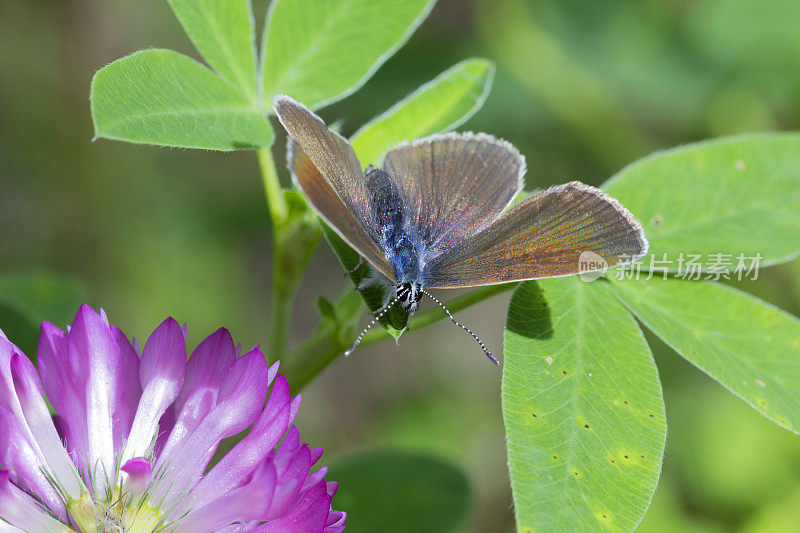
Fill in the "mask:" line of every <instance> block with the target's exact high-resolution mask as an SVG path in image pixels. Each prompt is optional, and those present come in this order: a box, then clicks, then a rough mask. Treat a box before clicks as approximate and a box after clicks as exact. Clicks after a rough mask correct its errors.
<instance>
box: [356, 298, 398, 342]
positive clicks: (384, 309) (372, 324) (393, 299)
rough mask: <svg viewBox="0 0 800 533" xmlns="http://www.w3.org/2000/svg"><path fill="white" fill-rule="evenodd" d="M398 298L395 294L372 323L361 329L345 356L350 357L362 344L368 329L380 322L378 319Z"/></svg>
mask: <svg viewBox="0 0 800 533" xmlns="http://www.w3.org/2000/svg"><path fill="white" fill-rule="evenodd" d="M397 300H398V298H397V296H395V297H394V298H392V299H391V300H390V301H389V303H388V304H386V305H384V306H383V308H382V309H379V310H378V312H377V314H376V315H375V318H373V319H372V320H371V321H370V323H369V324H367V327H365V328H364V329H363V330H361V334H360V335H359V336H358V337H356V341H355V342H354V343H353V344H351V345H350V347H349V348H348V349H347V350H345V352H344V356H345V357H350V354H351V353H353V351H354V350H355V349H356V348H357V347H358V345H359V344H361V340H362V339H363V338H364V335H366V334H367V331H369V328H371V327H372V326H374V325H375V324H376V323H377V322H378V320H380V319H381V317H382V316H383V315H385V314H386V312H387V311H388V310H389V308H390V307H392V306H393V305H394V304H395V303H396V302H397Z"/></svg>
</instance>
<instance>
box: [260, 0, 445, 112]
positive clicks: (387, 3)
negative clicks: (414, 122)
mask: <svg viewBox="0 0 800 533" xmlns="http://www.w3.org/2000/svg"><path fill="white" fill-rule="evenodd" d="M434 3H435V0H405V1H403V2H395V1H392V0H339V1H337V2H328V1H326V0H275V1H274V2H272V4H270V10H269V14H268V15H267V24H266V30H265V34H264V38H263V39H262V47H263V48H262V51H261V61H262V65H261V73H262V76H263V86H264V95H265V97H271V95H275V94H288V95H291V96H292V97H293V98H295V99H297V100H299V101H301V102H303V103H304V104H305V105H307V106H308V107H309V108H317V107H321V106H324V105H326V104H329V103H331V102H335V101H336V100H339V99H341V98H344V97H345V96H347V95H348V94H350V93H352V92H354V91H355V90H356V89H358V88H359V87H360V86H361V85H363V84H364V82H366V81H367V80H368V79H369V78H370V77H371V76H372V74H373V73H374V72H375V71H376V70H377V69H378V67H380V66H381V65H382V64H383V62H384V61H386V60H387V59H388V58H389V57H391V56H392V55H393V54H394V52H395V51H396V50H397V49H398V48H399V47H400V46H402V45H403V43H405V41H406V40H407V39H408V38H409V37H410V36H411V34H412V33H413V32H414V30H415V29H416V28H417V26H418V25H419V24H420V23H421V22H422V21H423V20H424V19H425V17H426V16H427V15H428V12H429V11H430V10H431V8H432V7H433V4H434Z"/></svg>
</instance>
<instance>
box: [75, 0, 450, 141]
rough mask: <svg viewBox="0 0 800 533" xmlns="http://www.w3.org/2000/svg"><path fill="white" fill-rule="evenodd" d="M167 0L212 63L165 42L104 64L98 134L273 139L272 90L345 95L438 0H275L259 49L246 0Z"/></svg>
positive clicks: (95, 89)
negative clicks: (164, 47)
mask: <svg viewBox="0 0 800 533" xmlns="http://www.w3.org/2000/svg"><path fill="white" fill-rule="evenodd" d="M169 3H170V6H171V7H172V9H173V11H174V12H175V14H176V15H177V17H178V19H179V20H180V22H181V24H182V25H183V28H184V30H186V33H187V34H188V36H189V37H190V38H191V40H192V42H193V43H194V44H195V46H196V47H197V49H198V50H199V51H200V53H201V54H202V56H203V58H204V59H205V60H206V62H207V63H208V65H209V66H210V67H212V68H213V69H214V70H213V71H212V70H210V69H208V68H206V67H204V66H203V65H201V64H199V63H196V62H195V61H194V60H192V59H190V58H189V57H186V56H183V55H181V54H178V53H176V52H172V51H168V50H144V51H139V52H136V53H134V54H131V55H130V56H127V57H124V58H122V59H119V60H117V61H114V62H113V63H111V64H109V65H107V66H106V67H104V68H102V69H100V70H99V71H98V72H97V74H96V75H95V77H94V79H93V80H92V88H91V106H92V119H93V120H94V124H95V135H96V136H97V137H105V138H108V139H116V140H122V141H128V142H135V143H145V144H155V145H161V146H176V147H183V148H204V149H209V150H242V149H256V148H264V147H269V146H270V145H271V144H272V142H273V140H274V133H273V131H272V127H271V126H270V124H269V121H268V120H267V115H268V114H269V112H270V105H269V104H270V102H271V101H272V97H273V96H274V95H276V94H278V93H287V94H290V95H292V96H294V97H295V98H296V99H298V100H300V101H302V102H304V103H305V104H306V105H308V106H310V107H320V106H322V105H324V104H328V103H331V102H334V101H336V100H338V99H341V98H343V97H345V96H347V95H348V94H350V93H352V92H353V91H355V90H356V89H358V87H360V86H361V85H363V84H364V82H366V81H367V79H369V78H370V76H372V74H373V73H374V72H375V71H376V70H377V69H378V67H380V65H382V64H383V62H384V61H386V59H388V58H389V57H390V56H391V55H392V54H393V53H394V52H395V50H397V48H399V47H400V46H401V45H402V44H403V43H404V42H405V41H406V40H407V39H408V37H409V36H410V35H411V33H413V31H414V29H416V27H417V26H418V25H419V24H420V23H421V22H422V20H423V19H424V18H425V17H426V16H427V14H428V12H429V11H430V10H431V8H432V7H433V4H434V0H413V1H408V2H394V1H391V0H380V1H375V0H344V1H341V2H321V1H319V0H275V1H274V2H272V3H271V4H270V9H269V14H268V17H267V19H268V20H267V22H266V25H265V31H264V36H263V38H262V42H261V54H260V57H256V41H255V30H254V20H253V14H252V11H251V8H250V3H249V2H248V1H247V0H198V1H193V0H170V2H169ZM257 64H260V68H259V69H258V70H257V69H256V65H257Z"/></svg>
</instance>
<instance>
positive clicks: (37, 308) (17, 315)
mask: <svg viewBox="0 0 800 533" xmlns="http://www.w3.org/2000/svg"><path fill="white" fill-rule="evenodd" d="M84 297H85V291H84V289H83V287H81V286H80V285H78V284H77V283H75V282H74V281H71V280H67V279H63V278H59V277H55V276H52V275H50V274H45V273H26V274H17V275H6V276H0V328H2V330H3V333H5V335H6V336H7V337H8V338H9V339H10V340H11V341H12V342H13V343H14V344H16V345H17V346H18V347H19V348H20V349H22V350H23V351H24V352H25V355H27V356H28V357H29V358H30V359H31V360H34V361H35V360H36V345H37V344H38V342H39V328H40V327H41V325H42V322H43V321H45V320H47V321H48V322H52V323H53V324H55V325H56V326H58V327H60V328H64V327H65V326H66V325H67V324H69V323H71V322H72V319H73V317H74V316H75V313H76V312H77V310H78V306H79V305H80V304H81V303H82V302H83V299H84Z"/></svg>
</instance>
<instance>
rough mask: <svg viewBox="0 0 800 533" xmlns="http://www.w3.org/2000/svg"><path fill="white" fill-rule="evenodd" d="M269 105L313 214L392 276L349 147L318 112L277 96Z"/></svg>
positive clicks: (357, 168)
mask: <svg viewBox="0 0 800 533" xmlns="http://www.w3.org/2000/svg"><path fill="white" fill-rule="evenodd" d="M274 108H275V112H276V113H277V115H278V119H279V120H280V121H281V124H283V126H284V127H285V128H286V131H288V132H289V134H290V135H291V137H292V139H293V140H294V142H293V141H291V140H290V141H289V144H288V147H287V154H286V155H287V164H288V166H289V170H290V171H291V172H292V178H293V179H294V181H295V183H297V185H298V186H299V187H300V188H301V189H302V191H303V193H304V194H305V195H306V197H307V198H308V199H309V200H310V201H311V205H312V206H313V207H314V210H315V211H316V212H317V214H319V216H321V217H322V218H323V220H325V222H327V223H328V225H329V226H331V227H332V228H333V229H334V230H335V231H336V233H337V234H338V235H339V236H340V237H341V238H342V239H344V241H345V242H346V243H347V244H349V245H350V246H351V247H352V248H353V249H355V250H356V251H357V252H358V253H359V254H361V255H362V256H363V257H364V258H365V259H367V261H369V262H370V263H371V264H372V266H374V267H375V268H376V269H377V270H378V271H379V272H380V273H381V274H383V275H384V276H386V277H387V278H389V279H390V280H392V279H393V274H392V269H391V268H390V267H389V264H388V263H387V262H386V259H385V258H384V255H383V252H381V250H380V248H379V247H378V245H377V243H376V241H375V239H373V237H372V236H371V234H372V233H374V232H377V227H376V225H375V223H374V221H373V220H372V218H373V217H372V215H371V214H370V210H369V206H368V205H367V202H368V201H369V198H370V196H369V195H367V192H366V190H365V187H364V178H363V173H362V171H361V163H359V161H358V158H357V157H356V154H355V151H354V150H353V147H352V146H350V143H348V142H347V140H345V139H344V138H343V137H342V136H341V135H339V134H337V133H335V132H333V131H331V130H330V129H328V127H327V126H326V125H325V123H324V122H322V120H321V119H320V118H319V117H318V116H317V115H315V114H314V113H312V112H311V111H309V110H308V109H307V108H306V107H305V106H303V105H302V104H300V103H298V102H296V101H295V100H293V99H291V98H289V97H288V96H277V97H276V98H275V100H274Z"/></svg>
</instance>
